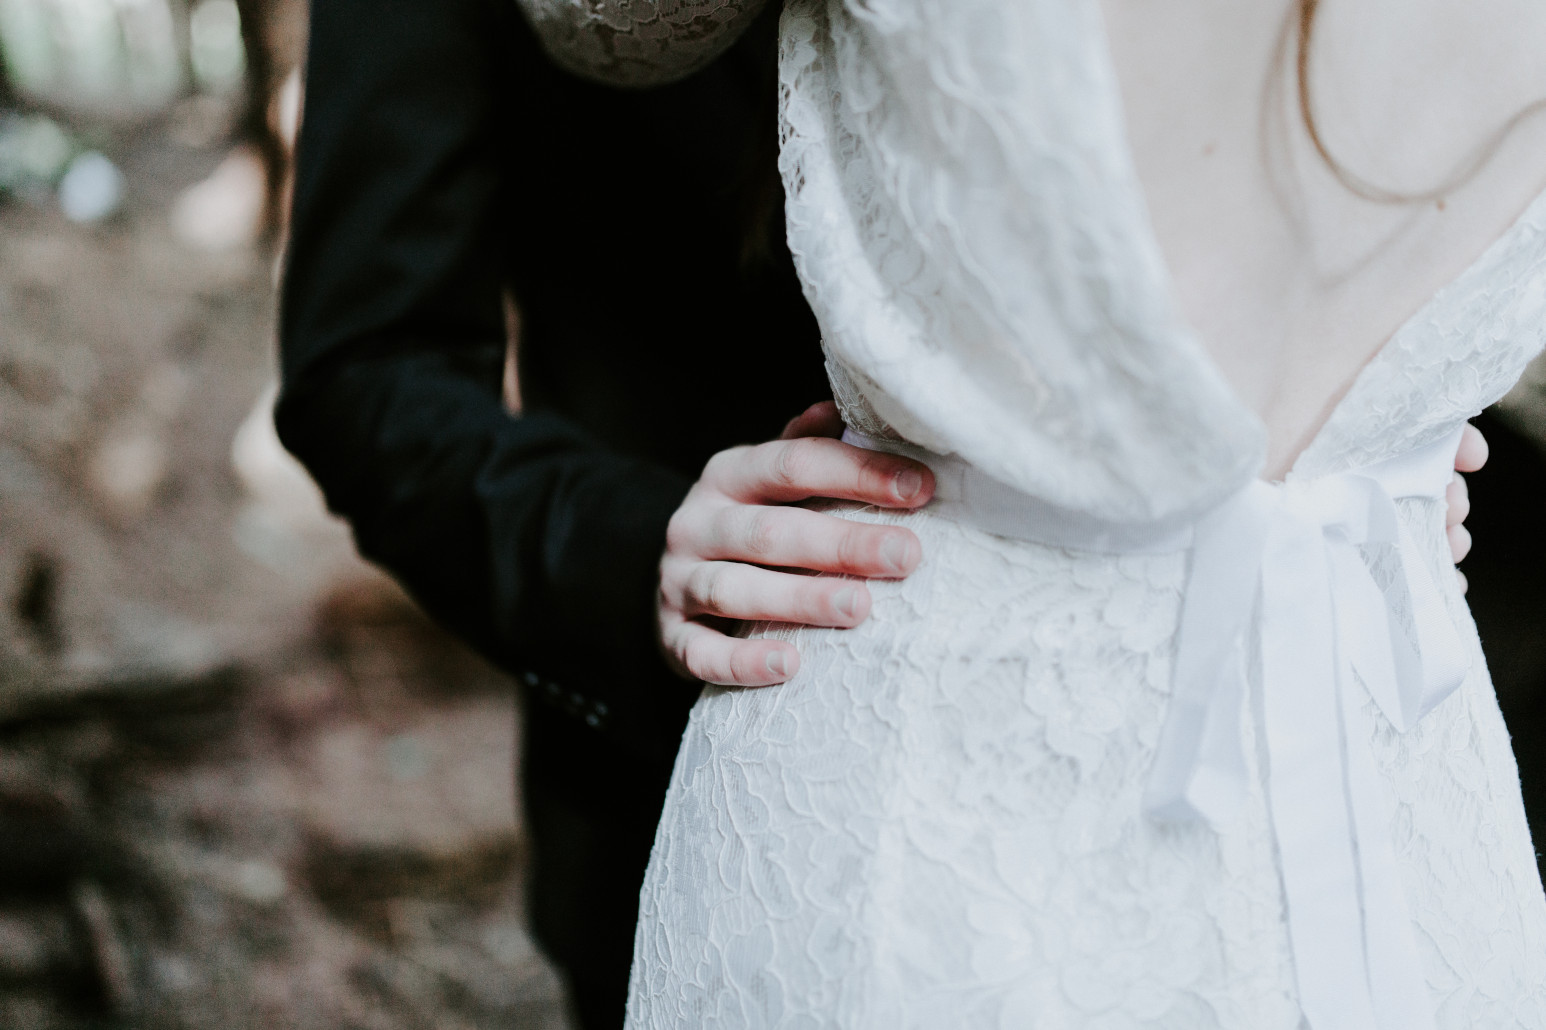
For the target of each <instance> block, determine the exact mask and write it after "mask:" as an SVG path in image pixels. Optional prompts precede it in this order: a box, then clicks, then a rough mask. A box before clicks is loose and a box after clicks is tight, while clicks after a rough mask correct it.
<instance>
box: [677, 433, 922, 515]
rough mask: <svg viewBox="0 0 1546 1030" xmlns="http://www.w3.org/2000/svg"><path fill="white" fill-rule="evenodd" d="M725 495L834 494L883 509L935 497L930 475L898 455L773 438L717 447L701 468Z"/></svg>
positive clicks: (750, 498)
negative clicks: (753, 443)
mask: <svg viewBox="0 0 1546 1030" xmlns="http://www.w3.org/2000/svg"><path fill="white" fill-rule="evenodd" d="M704 475H705V477H711V478H712V480H713V482H714V484H715V485H716V486H717V487H718V488H719V489H720V490H721V491H722V492H723V493H725V494H727V495H729V496H730V497H732V498H735V499H736V500H740V501H745V502H748V503H759V502H768V501H773V502H787V501H803V500H806V499H808V498H811V497H833V498H837V499H839V500H846V501H861V502H863V503H865V504H876V505H880V506H881V507H884V508H916V507H918V506H920V505H922V504H925V503H927V502H928V500H929V498H930V497H932V496H934V474H933V473H932V472H930V471H929V469H928V466H926V465H924V464H922V463H921V462H917V461H913V460H912V459H911V458H904V457H902V456H901V455H899V454H886V453H883V452H881V451H870V450H865V449H864V448H862V447H853V446H850V445H849V444H845V443H841V442H839V441H837V440H822V439H807V440H776V441H773V442H772V443H764V444H758V445H757V446H755V447H737V448H735V449H733V450H729V451H722V452H720V453H719V454H716V455H715V456H714V457H713V458H712V459H710V461H709V466H708V468H706V469H705V470H704Z"/></svg>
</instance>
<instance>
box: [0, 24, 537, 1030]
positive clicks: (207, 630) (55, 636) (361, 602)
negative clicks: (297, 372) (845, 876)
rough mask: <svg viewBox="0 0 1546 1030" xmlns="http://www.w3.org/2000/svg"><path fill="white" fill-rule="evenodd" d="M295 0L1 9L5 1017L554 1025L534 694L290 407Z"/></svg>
mask: <svg viewBox="0 0 1546 1030" xmlns="http://www.w3.org/2000/svg"><path fill="white" fill-rule="evenodd" d="M305 18H306V12H305V9H304V6H303V4H302V3H301V2H300V0H240V2H237V0H0V59H3V67H4V74H3V75H0V1028H4V1030H32V1028H55V1027H69V1028H86V1027H155V1028H162V1027H166V1028H173V1027H190V1028H192V1027H200V1028H205V1027H208V1028H215V1027H219V1028H230V1030H234V1028H245V1027H264V1028H282V1027H304V1028H317V1030H323V1028H327V1030H344V1028H355V1027H358V1028H367V1027H369V1028H376V1027H380V1028H410V1027H412V1028H420V1027H423V1028H429V1027H434V1028H445V1027H450V1028H461V1027H467V1028H474V1027H477V1028H482V1027H555V1028H556V1027H562V1026H565V1025H567V1023H566V1020H565V1018H564V1004H565V1002H564V996H563V987H562V985H561V984H560V983H559V981H558V979H557V978H556V976H555V975H554V974H553V972H552V971H551V969H550V968H549V967H548V965H547V964H546V963H545V962H544V961H543V959H542V958H541V957H540V956H539V955H538V953H537V952H536V950H535V949H534V947H533V945H532V943H531V940H530V937H529V935H528V933H527V930H526V921H525V918H524V914H523V898H522V868H523V842H522V834H521V823H520V816H519V812H518V811H517V793H516V790H515V768H516V754H515V742H516V729H517V723H516V720H517V718H518V715H517V712H516V700H515V692H514V690H513V689H512V688H511V686H510V684H509V683H508V682H507V681H506V679H505V678H504V677H502V676H500V675H498V674H497V673H495V672H493V671H492V670H490V669H489V668H488V667H486V666H485V665H483V664H482V663H481V662H480V661H479V660H478V659H476V658H474V657H473V656H471V655H470V654H469V653H468V652H467V651H465V650H463V649H462V648H461V647H459V646H458V645H457V644H455V643H454V642H453V641H451V640H449V639H448V638H447V637H445V636H444V635H443V634H441V633H440V632H439V631H438V630H437V629H435V628H434V627H433V626H431V625H429V624H428V623H427V622H426V621H425V620H424V619H422V618H421V617H420V616H419V615H418V614H417V612H416V611H415V610H414V608H413V607H412V606H411V605H410V604H409V603H408V602H407V601H406V599H405V598H404V597H403V596H402V595H401V594H400V593H399V592H398V591H397V589H396V588H395V587H394V586H393V585H392V584H391V583H390V581H388V580H386V579H385V578H384V577H382V576H380V575H379V574H377V573H375V572H374V571H373V570H371V569H369V568H368V567H366V566H364V565H363V564H362V563H360V562H359V561H358V559H356V558H355V557H354V555H353V550H352V547H351V544H350V540H349V535H348V532H347V530H346V529H345V528H344V527H343V526H341V525H339V524H337V523H335V522H334V521H332V520H330V519H329V518H328V517H327V516H326V515H325V513H324V511H323V508H322V504H321V500H320V497H319V495H318V494H317V492H316V491H315V489H314V488H313V487H312V486H311V483H310V481H309V480H308V479H307V478H306V476H305V474H304V473H303V472H301V471H300V469H299V466H297V465H295V464H294V463H293V462H292V461H290V459H289V458H288V456H287V455H286V454H285V453H284V452H283V451H282V449H281V448H280V446H279V444H278V441H277V439H276V438H275V436H274V433H273V430H272V428H271V425H270V422H269V406H270V405H271V403H272V399H273V385H272V384H273V382H274V378H275V371H274V340H273V334H274V313H275V298H274V288H273V287H274V281H275V269H276V258H277V255H278V253H279V250H280V247H281V245H282V236H283V221H284V220H283V196H284V191H285V178H286V174H287V168H288V152H289V147H290V143H291V141H292V140H293V139H294V137H295V128H296V123H297V119H298V117H299V114H300V107H301V79H300V71H299V66H300V64H301V61H302V57H303V52H304V43H305V41H304V34H305Z"/></svg>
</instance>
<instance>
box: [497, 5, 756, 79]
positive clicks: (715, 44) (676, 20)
mask: <svg viewBox="0 0 1546 1030" xmlns="http://www.w3.org/2000/svg"><path fill="white" fill-rule="evenodd" d="M516 2H517V4H518V5H519V6H520V8H521V10H522V11H523V12H524V13H525V14H526V17H527V19H529V20H530V22H531V24H532V27H533V28H535V29H536V31H537V34H538V35H539V36H540V37H541V38H542V44H543V46H544V47H545V48H546V49H547V51H548V53H549V54H550V55H551V56H552V58H553V59H554V60H555V61H557V62H558V63H559V64H561V65H563V66H564V67H565V68H567V69H569V70H570V71H572V72H575V73H576V74H578V75H583V76H585V77H586V78H589V79H596V80H599V81H601V82H607V83H611V84H613V85H617V86H654V85H658V84H660V83H664V82H670V81H672V80H674V79H679V78H682V77H684V76H686V75H689V74H691V73H692V72H695V71H697V70H698V69H699V68H702V67H703V66H704V65H706V64H708V63H709V62H710V61H712V60H713V59H714V58H716V57H718V56H719V55H720V53H722V52H723V51H724V50H725V49H726V48H727V47H729V46H730V44H731V43H734V42H735V40H736V37H737V36H739V35H740V34H741V30H742V29H744V28H746V26H747V25H749V24H750V23H751V21H752V19H753V18H755V17H756V16H757V13H758V12H759V11H760V10H761V9H762V6H763V4H764V3H765V2H766V0H516Z"/></svg>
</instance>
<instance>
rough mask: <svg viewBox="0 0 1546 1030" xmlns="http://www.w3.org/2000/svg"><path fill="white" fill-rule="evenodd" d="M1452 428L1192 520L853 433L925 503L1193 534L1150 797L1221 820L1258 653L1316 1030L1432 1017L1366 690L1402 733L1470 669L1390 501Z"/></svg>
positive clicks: (1105, 532) (1286, 885) (1019, 531)
mask: <svg viewBox="0 0 1546 1030" xmlns="http://www.w3.org/2000/svg"><path fill="white" fill-rule="evenodd" d="M1462 428H1463V427H1462ZM1460 431H1461V430H1460V429H1456V430H1455V431H1454V432H1453V433H1452V434H1450V435H1448V436H1446V437H1444V438H1443V439H1441V440H1439V441H1437V442H1435V443H1432V444H1430V445H1428V446H1426V447H1422V448H1419V449H1417V450H1414V451H1411V452H1409V453H1407V454H1403V455H1400V456H1398V457H1396V458H1393V459H1391V460H1389V461H1385V462H1382V463H1380V464H1378V465H1374V466H1370V467H1367V468H1361V469H1355V470H1351V471H1347V472H1341V473H1337V474H1334V475H1328V476H1323V477H1319V478H1316V479H1312V480H1290V481H1289V482H1287V483H1283V484H1269V483H1265V482H1261V481H1254V482H1252V483H1250V484H1248V485H1247V486H1245V487H1243V488H1242V489H1241V490H1240V491H1238V492H1237V493H1236V494H1235V495H1233V496H1232V497H1230V498H1229V499H1228V500H1226V501H1225V502H1224V503H1222V504H1220V505H1219V506H1217V507H1216V508H1214V509H1213V510H1212V511H1210V512H1208V513H1207V514H1205V515H1204V516H1202V517H1201V518H1199V519H1197V520H1195V521H1193V522H1190V523H1188V524H1168V525H1149V526H1138V527H1134V526H1125V525H1112V524H1108V523H1103V522H1101V521H1099V520H1096V519H1093V518H1091V517H1089V516H1086V515H1083V514H1081V513H1078V512H1073V511H1069V510H1066V509H1061V508H1057V507H1054V506H1051V505H1048V504H1046V503H1045V502H1042V501H1038V500H1036V499H1034V498H1030V497H1027V496H1026V495H1024V494H1021V493H1019V492H1018V491H1015V490H1013V489H1011V488H1009V487H1006V486H1003V485H1002V484H999V483H997V482H996V481H994V480H992V479H990V478H988V477H987V476H985V475H983V474H982V473H980V472H978V471H976V470H975V469H974V468H972V467H971V466H970V465H968V464H966V463H965V462H963V461H961V460H960V459H958V458H953V457H940V456H938V455H932V454H928V453H926V452H923V451H920V450H919V449H918V448H915V447H912V446H910V445H907V444H901V443H895V442H892V441H880V440H875V439H872V438H869V437H866V436H863V435H861V434H857V433H854V432H852V431H850V432H848V433H845V434H844V439H845V440H847V441H848V442H850V443H854V444H856V445H858V446H862V447H868V448H871V449H878V450H887V451H893V452H897V453H904V454H908V455H910V456H912V457H916V458H919V459H920V460H922V461H924V462H925V463H927V464H928V465H929V466H930V468H931V469H932V470H933V471H934V473H935V478H936V481H937V490H936V499H935V501H934V502H932V503H933V504H934V505H935V506H936V507H937V508H938V509H939V510H940V511H941V513H942V514H946V515H951V516H954V517H958V518H961V519H962V520H963V521H967V522H969V523H971V524H974V525H976V526H978V527H979V528H982V529H985V530H987V531H989V532H993V533H998V534H1000V535H1005V536H1011V537H1015V538H1018V539H1023V540H1029V541H1034V542H1037V543H1043V544H1049V545H1053V546H1060V547H1069V548H1074V549H1080V550H1091V551H1098V552H1106V553H1159V552H1165V551H1172V552H1174V551H1179V550H1185V549H1190V567H1189V573H1188V578H1187V587H1186V595H1185V598H1184V600H1183V602H1182V609H1181V616H1180V624H1179V627H1178V630H1177V636H1176V657H1175V670H1174V680H1173V691H1172V696H1171V702H1170V711H1169V714H1168V716H1167V719H1166V723H1165V726H1164V729H1163V731H1162V732H1161V736H1160V740H1159V744H1158V747H1157V750H1156V754H1155V758H1154V766H1153V770H1152V772H1151V774H1150V779H1149V782H1148V784H1147V786H1146V791H1145V796H1144V809H1145V811H1146V813H1147V814H1148V815H1149V816H1150V817H1152V818H1155V819H1162V820H1203V821H1206V822H1207V823H1209V824H1210V825H1212V826H1214V827H1215V828H1220V829H1221V828H1223V827H1225V826H1226V825H1227V824H1228V822H1229V820H1230V819H1231V818H1232V817H1233V815H1234V813H1235V811H1236V809H1237V807H1238V805H1239V803H1240V801H1241V799H1242V798H1243V797H1244V795H1245V793H1246V790H1247V788H1248V787H1249V781H1248V766H1247V763H1246V754H1245V750H1244V747H1245V741H1244V737H1243V718H1244V715H1245V706H1246V705H1247V704H1248V703H1250V699H1251V697H1252V693H1251V684H1250V676H1249V673H1248V670H1247V663H1248V661H1250V659H1251V658H1252V657H1253V656H1254V658H1255V659H1256V664H1257V667H1258V668H1259V669H1260V681H1259V693H1258V694H1257V695H1256V697H1257V703H1258V704H1259V705H1260V713H1261V732H1262V739H1263V740H1264V741H1265V745H1266V747H1265V750H1266V791H1267V799H1268V805H1269V809H1270V816H1271V821H1272V826H1273V832H1274V836H1275V838H1276V842H1277V848H1278V855H1279V862H1280V872H1281V876H1282V880H1283V891H1284V898H1285V904H1286V910H1287V917H1288V929H1289V938H1290V943H1291V946H1292V949H1293V955H1294V962H1295V970H1296V976H1297V981H1298V985H1299V993H1300V1004H1301V1007H1302V1008H1303V1010H1304V1014H1305V1017H1306V1019H1307V1020H1308V1022H1309V1025H1310V1027H1311V1028H1312V1030H1370V1028H1375V1030H1397V1028H1400V1030H1427V1028H1430V1027H1432V1026H1433V1025H1434V1014H1433V1007H1432V1002H1431V1000H1430V999H1429V998H1428V996H1427V992H1426V989H1425V987H1424V984H1423V979H1422V973H1421V969H1420V968H1419V964H1418V958H1417V946H1416V942H1415V939H1414V937H1413V931H1412V924H1411V918H1410V915H1409V913H1408V911H1407V906H1406V900H1405V894H1404V892H1403V890H1402V888H1401V883H1400V869H1399V867H1398V865H1397V863H1396V858H1395V854H1394V850H1393V847H1392V845H1391V841H1390V834H1389V812H1388V806H1387V805H1386V803H1385V800H1384V796H1383V789H1384V788H1383V785H1382V783H1381V782H1380V777H1379V773H1378V770H1377V768H1376V767H1375V762H1374V756H1373V755H1372V753H1370V751H1369V748H1368V743H1367V742H1368V739H1369V735H1370V734H1369V729H1368V728H1367V727H1366V725H1365V714H1364V709H1363V706H1362V704H1361V699H1362V697H1363V693H1364V692H1366V693H1367V695H1368V696H1369V697H1371V698H1372V699H1373V700H1374V702H1375V703H1376V705H1377V706H1378V708H1379V711H1380V712H1381V713H1382V714H1383V716H1384V717H1385V718H1386V719H1387V720H1389V722H1390V723H1391V725H1392V726H1394V727H1395V728H1396V729H1397V730H1399V731H1402V732H1404V731H1406V730H1407V729H1409V728H1410V727H1411V726H1413V725H1415V724H1416V723H1417V722H1418V720H1420V719H1421V718H1422V717H1423V716H1424V715H1426V714H1427V713H1428V712H1429V711H1431V710H1432V709H1433V708H1434V707H1435V706H1436V705H1438V704H1439V703H1440V702H1441V701H1443V700H1444V698H1446V697H1448V696H1449V695H1450V694H1452V693H1453V692H1454V691H1455V690H1456V689H1457V688H1458V687H1459V686H1460V684H1461V682H1462V681H1463V680H1464V678H1465V676H1466V674H1467V672H1468V671H1469V660H1470V659H1469V651H1468V650H1467V648H1466V647H1465V645H1464V643H1463V641H1462V639H1461V637H1460V635H1459V633H1458V632H1457V630H1456V628H1455V626H1454V623H1453V621H1452V620H1451V619H1450V617H1449V614H1448V611H1447V609H1446V607H1445V603H1444V597H1443V594H1442V592H1441V591H1440V589H1439V586H1438V584H1437V583H1436V582H1435V580H1434V578H1433V576H1432V574H1431V573H1430V572H1429V570H1428V568H1427V567H1426V566H1425V565H1424V564H1423V562H1422V559H1421V554H1420V551H1419V550H1418V548H1417V546H1416V544H1415V542H1414V541H1413V540H1412V539H1411V537H1410V534H1409V533H1408V531H1407V530H1406V529H1405V528H1404V527H1403V525H1402V524H1401V521H1400V518H1399V517H1398V514H1397V510H1396V504H1395V502H1396V501H1397V500H1399V499H1401V498H1409V497H1425V498H1434V499H1438V498H1442V497H1443V496H1444V494H1445V490H1446V488H1447V487H1448V484H1449V482H1450V478H1451V475H1452V473H1453V469H1454V457H1455V452H1456V450H1457V448H1458V446H1459V442H1460ZM1371 562H1375V563H1377V564H1378V567H1379V568H1380V570H1381V576H1380V577H1379V578H1377V577H1376V575H1375V571H1374V567H1373V566H1372V565H1371ZM1382 580H1384V582H1382ZM1403 612H1406V613H1410V619H1409V620H1404V619H1403V618H1402V613H1403ZM1360 684H1361V685H1362V692H1361V691H1360V689H1359V687H1360Z"/></svg>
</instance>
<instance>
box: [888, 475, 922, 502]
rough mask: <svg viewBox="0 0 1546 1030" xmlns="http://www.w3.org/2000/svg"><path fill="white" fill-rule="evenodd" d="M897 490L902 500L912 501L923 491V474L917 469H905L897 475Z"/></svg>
mask: <svg viewBox="0 0 1546 1030" xmlns="http://www.w3.org/2000/svg"><path fill="white" fill-rule="evenodd" d="M895 489H896V495H897V496H898V497H900V498H901V499H902V500H904V501H910V500H912V499H913V498H914V497H917V496H918V491H919V490H922V489H923V474H922V473H921V472H919V471H918V470H917V469H903V470H902V471H901V472H898V473H897V474H896V483H895Z"/></svg>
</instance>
